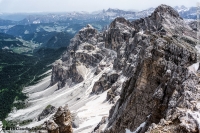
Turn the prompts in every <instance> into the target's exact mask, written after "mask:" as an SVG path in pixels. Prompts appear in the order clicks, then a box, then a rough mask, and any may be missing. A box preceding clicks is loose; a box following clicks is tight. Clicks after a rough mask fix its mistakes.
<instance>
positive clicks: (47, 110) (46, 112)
mask: <svg viewBox="0 0 200 133" xmlns="http://www.w3.org/2000/svg"><path fill="white" fill-rule="evenodd" d="M55 111H56V108H55V107H54V106H52V105H48V106H47V107H46V108H45V109H44V110H43V111H42V113H41V114H40V115H39V116H38V121H40V120H42V119H44V118H46V117H48V116H49V115H51V114H53V113H55Z"/></svg>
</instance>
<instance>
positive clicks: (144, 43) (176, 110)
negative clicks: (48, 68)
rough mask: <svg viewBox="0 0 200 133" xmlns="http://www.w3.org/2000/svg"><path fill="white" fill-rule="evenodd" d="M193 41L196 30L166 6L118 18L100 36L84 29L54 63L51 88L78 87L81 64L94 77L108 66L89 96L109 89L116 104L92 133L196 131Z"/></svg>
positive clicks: (109, 94) (195, 55)
mask: <svg viewBox="0 0 200 133" xmlns="http://www.w3.org/2000/svg"><path fill="white" fill-rule="evenodd" d="M195 42H196V33H195V31H194V30H192V29H191V27H190V26H189V25H187V24H186V23H185V22H184V21H183V19H182V18H181V17H180V15H179V14H178V12H177V11H176V10H174V9H173V8H172V7H169V6H166V5H161V6H159V7H157V8H156V9H155V11H154V12H153V13H152V14H151V15H150V16H149V17H145V18H142V19H139V20H135V21H132V22H129V21H128V20H126V19H124V18H116V19H115V20H114V21H113V22H112V23H111V24H110V26H109V28H108V30H107V31H105V32H104V33H98V32H97V31H96V30H95V29H94V28H93V27H91V25H88V26H87V27H86V28H84V29H82V30H80V31H79V33H78V34H77V35H76V36H75V37H74V38H73V39H72V41H71V44H70V46H69V48H68V51H67V52H66V53H65V54H64V55H63V57H62V59H61V60H60V61H59V62H57V63H56V64H55V65H54V67H53V69H52V77H51V85H54V84H55V83H57V82H58V88H59V89H62V88H63V87H64V86H66V85H68V86H71V85H72V86H73V85H75V84H78V83H81V82H82V81H83V80H84V78H85V77H84V75H83V74H82V73H83V71H82V70H80V67H82V66H85V67H86V68H95V69H96V70H95V72H94V74H99V73H100V72H101V71H103V70H104V69H107V67H108V66H110V67H111V68H112V69H110V71H109V72H104V74H103V75H102V76H101V77H100V78H99V80H98V81H96V82H95V83H94V85H93V89H92V92H91V94H94V95H96V94H101V93H102V92H104V91H107V90H108V92H107V99H106V100H107V101H110V102H113V103H115V105H114V106H113V107H112V108H111V110H110V111H109V116H108V117H103V118H102V121H101V122H100V123H99V124H98V126H97V127H96V128H95V129H94V131H93V132H97V133H98V132H105V133H125V132H126V131H127V132H128V131H129V132H131V131H132V132H133V131H135V132H140V133H142V132H146V131H147V132H150V133H153V132H157V131H159V132H160V131H164V130H168V131H169V132H199V125H198V124H199V123H198V121H199V120H198V117H199V116H200V114H199V111H200V110H199V109H200V108H199V106H198V101H199V100H200V99H199V89H198V85H199V83H198V80H199V77H198V71H197V69H198V66H199V64H198V63H197V64H195V65H193V64H194V63H196V62H197V51H196V49H195ZM196 65H197V68H196ZM122 77H125V78H127V79H128V80H126V81H125V82H121V80H122ZM116 99H118V100H117V102H116Z"/></svg>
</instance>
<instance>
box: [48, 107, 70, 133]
mask: <svg viewBox="0 0 200 133" xmlns="http://www.w3.org/2000/svg"><path fill="white" fill-rule="evenodd" d="M46 127H47V130H48V132H49V133H72V132H73V130H72V118H71V113H70V111H69V109H68V106H65V107H64V108H63V107H59V108H58V110H57V112H56V113H55V115H54V117H53V118H52V120H48V121H47V122H46Z"/></svg>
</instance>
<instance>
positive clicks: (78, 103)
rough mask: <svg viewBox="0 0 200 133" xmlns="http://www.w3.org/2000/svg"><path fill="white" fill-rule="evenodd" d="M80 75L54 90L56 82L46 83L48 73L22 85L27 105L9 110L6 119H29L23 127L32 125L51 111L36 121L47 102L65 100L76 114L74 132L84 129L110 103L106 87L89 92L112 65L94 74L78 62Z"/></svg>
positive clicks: (105, 111) (91, 125) (105, 113)
mask: <svg viewBox="0 0 200 133" xmlns="http://www.w3.org/2000/svg"><path fill="white" fill-rule="evenodd" d="M77 69H78V71H79V73H81V75H82V76H83V77H84V79H85V80H84V81H83V82H81V83H79V84H76V85H74V86H72V87H69V86H68V85H67V84H66V86H65V87H64V88H62V89H59V90H57V84H55V85H53V86H50V87H49V84H50V80H51V77H50V76H48V77H46V78H45V79H43V80H42V81H41V82H40V83H38V84H36V85H34V86H29V87H26V88H25V89H24V90H23V92H24V93H26V94H28V96H29V98H28V100H27V105H28V107H27V108H25V109H20V110H17V111H15V112H12V113H10V114H9V115H8V117H7V120H14V121H18V120H20V121H23V120H29V119H31V120H33V122H31V123H30V124H28V125H25V126H23V127H30V128H31V127H35V126H39V125H41V124H43V123H44V122H45V121H46V120H48V119H49V118H50V117H52V115H50V116H48V117H47V118H45V119H43V120H41V121H37V116H38V115H39V114H40V113H41V112H42V111H43V110H44V109H45V108H46V107H47V106H48V105H53V106H55V107H56V108H58V107H59V106H64V105H66V104H68V106H69V108H70V111H71V113H75V114H77V116H78V118H79V127H78V128H76V129H74V132H75V133H87V132H91V131H92V129H93V128H94V127H95V126H96V125H97V124H98V122H99V121H100V120H101V119H102V117H103V116H108V113H109V110H110V108H111V106H112V104H110V103H108V102H107V101H106V96H107V91H105V92H103V93H102V94H99V95H92V94H91V92H92V88H93V85H94V83H95V82H96V81H97V80H99V78H100V77H101V76H102V74H103V73H105V72H108V71H110V70H111V69H112V66H109V67H107V68H105V69H104V70H103V71H102V72H101V73H99V74H98V75H94V68H86V67H85V66H82V65H81V66H80V67H78V68H77Z"/></svg>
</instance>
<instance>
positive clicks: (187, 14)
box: [174, 6, 197, 19]
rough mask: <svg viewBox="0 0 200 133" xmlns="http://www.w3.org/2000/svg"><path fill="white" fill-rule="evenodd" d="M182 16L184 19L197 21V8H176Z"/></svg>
mask: <svg viewBox="0 0 200 133" xmlns="http://www.w3.org/2000/svg"><path fill="white" fill-rule="evenodd" d="M174 8H175V9H176V10H177V11H178V13H179V14H180V16H181V17H182V18H184V19H196V18H197V8H196V7H190V8H187V7H185V6H180V7H177V6H176V7H174Z"/></svg>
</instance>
